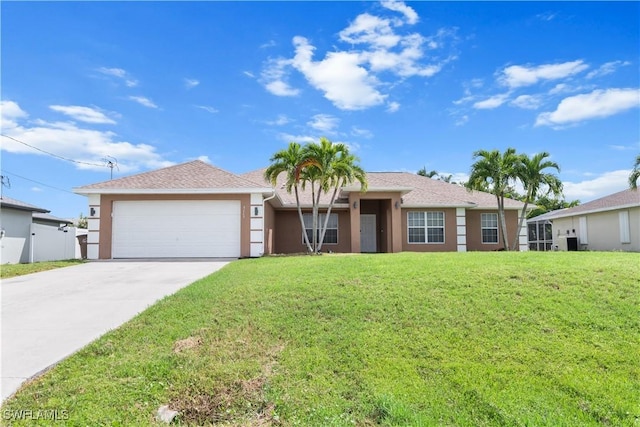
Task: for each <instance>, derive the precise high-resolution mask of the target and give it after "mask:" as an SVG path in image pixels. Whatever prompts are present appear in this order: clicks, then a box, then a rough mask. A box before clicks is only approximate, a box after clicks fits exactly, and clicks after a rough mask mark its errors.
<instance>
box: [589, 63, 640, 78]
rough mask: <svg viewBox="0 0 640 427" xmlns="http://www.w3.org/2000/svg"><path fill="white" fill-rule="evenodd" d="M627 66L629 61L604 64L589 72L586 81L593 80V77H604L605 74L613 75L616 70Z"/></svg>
mask: <svg viewBox="0 0 640 427" xmlns="http://www.w3.org/2000/svg"><path fill="white" fill-rule="evenodd" d="M627 65H631V62H629V61H611V62H605V63H604V64H602V65H601V66H600V67H599V68H597V69H595V70H593V71H591V72H590V73H588V74H587V79H593V78H595V77H602V76H606V75H607V74H612V73H615V71H616V70H617V69H618V68H620V67H624V66H627Z"/></svg>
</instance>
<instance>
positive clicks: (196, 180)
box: [74, 160, 527, 259]
mask: <svg viewBox="0 0 640 427" xmlns="http://www.w3.org/2000/svg"><path fill="white" fill-rule="evenodd" d="M263 173H264V169H263V170H258V171H254V172H250V173H246V174H243V175H235V174H232V173H230V172H226V171H223V170H221V169H219V168H216V167H214V166H211V165H209V164H206V163H204V162H202V161H198V160H196V161H192V162H188V163H184V164H180V165H176V166H171V167H168V168H164V169H159V170H155V171H151V172H145V173H141V174H138V175H133V176H129V177H124V178H120V179H114V180H111V181H105V182H101V183H97V184H93V185H87V186H83V187H79V188H76V189H74V191H75V192H76V193H78V194H82V195H86V196H88V198H89V217H88V223H89V234H88V258H89V259H98V258H99V259H110V258H164V257H167V258H176V257H234V258H235V257H256V256H261V255H263V254H274V253H300V252H305V251H306V248H305V246H304V244H303V235H302V229H301V226H300V220H299V218H298V214H297V210H296V202H295V197H294V195H293V194H288V193H287V192H286V191H285V190H284V175H282V176H281V180H280V181H279V182H278V183H277V185H276V187H275V189H274V188H272V187H271V185H270V184H268V183H266V182H265V181H264V178H263ZM367 179H368V183H369V188H368V191H367V192H365V193H361V192H360V189H359V187H358V186H353V187H345V188H343V189H342V191H340V194H339V197H338V199H337V202H336V203H335V205H334V208H333V210H332V212H331V216H330V217H329V227H328V230H327V234H326V236H325V243H324V246H323V251H324V252H355V253H358V252H401V251H434V252H435V251H460V252H463V251H480V250H483V251H491V250H498V249H500V248H501V244H500V237H501V236H500V232H499V227H498V215H497V208H496V206H497V203H496V200H495V196H493V195H491V194H488V193H483V192H477V191H473V192H471V191H467V190H466V189H465V188H463V187H460V186H458V185H455V184H449V183H446V182H443V181H438V180H434V179H430V178H426V177H422V176H420V175H416V174H411V173H403V172H381V173H377V172H373V173H368V174H367ZM301 202H302V203H303V210H304V215H305V221H306V223H307V224H309V227H308V228H310V223H311V222H310V219H311V216H310V215H311V214H310V212H311V203H310V197H309V194H308V193H305V192H301ZM328 203H329V196H328V195H327V196H324V197H323V199H322V200H321V209H323V210H324V212H326V207H327V205H328ZM505 205H506V220H507V227H508V234H509V235H508V237H509V240H513V238H514V237H515V236H516V234H518V235H519V249H520V250H527V239H526V230H525V228H524V227H523V229H522V231H521V233H518V232H517V219H518V214H519V212H520V210H521V209H522V208H523V203H521V202H519V201H515V200H505ZM306 231H307V232H310V230H306Z"/></svg>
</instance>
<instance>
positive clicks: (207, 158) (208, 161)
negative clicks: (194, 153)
mask: <svg viewBox="0 0 640 427" xmlns="http://www.w3.org/2000/svg"><path fill="white" fill-rule="evenodd" d="M195 160H200V161H201V162H205V163H209V164H212V162H211V159H210V158H209V156H206V155H202V156H198V157H196V159H195Z"/></svg>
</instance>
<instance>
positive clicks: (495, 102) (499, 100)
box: [473, 93, 510, 110]
mask: <svg viewBox="0 0 640 427" xmlns="http://www.w3.org/2000/svg"><path fill="white" fill-rule="evenodd" d="M509 95H510V94H509V93H501V94H498V95H494V96H492V97H490V98H487V99H485V100H483V101H478V102H476V103H474V104H473V108H477V109H479V110H492V109H494V108H498V107H499V106H501V105H502V104H504V103H505V102H507V99H508V98H509Z"/></svg>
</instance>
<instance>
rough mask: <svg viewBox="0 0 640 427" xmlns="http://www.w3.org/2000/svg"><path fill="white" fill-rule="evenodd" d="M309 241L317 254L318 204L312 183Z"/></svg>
mask: <svg viewBox="0 0 640 427" xmlns="http://www.w3.org/2000/svg"><path fill="white" fill-rule="evenodd" d="M311 202H312V203H311V205H312V206H311V232H312V236H311V240H312V242H313V243H312V244H311V246H312V247H313V253H314V254H317V253H318V203H317V202H316V188H315V185H314V184H313V182H312V183H311Z"/></svg>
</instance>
